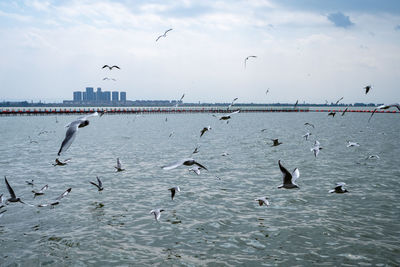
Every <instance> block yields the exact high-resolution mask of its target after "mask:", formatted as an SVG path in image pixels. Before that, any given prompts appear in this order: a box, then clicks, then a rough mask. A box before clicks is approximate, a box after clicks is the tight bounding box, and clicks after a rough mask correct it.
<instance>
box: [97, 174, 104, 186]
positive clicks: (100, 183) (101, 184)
mask: <svg viewBox="0 0 400 267" xmlns="http://www.w3.org/2000/svg"><path fill="white" fill-rule="evenodd" d="M96 178H97V182H98V183H99V188H101V187H103V183H102V182H101V181H100V179H99V177H98V176H96Z"/></svg>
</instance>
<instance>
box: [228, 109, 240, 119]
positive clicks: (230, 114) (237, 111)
mask: <svg viewBox="0 0 400 267" xmlns="http://www.w3.org/2000/svg"><path fill="white" fill-rule="evenodd" d="M239 112H240V109H238V110H236V111H234V112H232V113H229V114H228V115H226V117H228V116H232V115H233V114H236V113H239Z"/></svg>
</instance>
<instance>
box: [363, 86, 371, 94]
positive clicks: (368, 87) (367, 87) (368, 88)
mask: <svg viewBox="0 0 400 267" xmlns="http://www.w3.org/2000/svg"><path fill="white" fill-rule="evenodd" d="M364 89H365V94H368V92H369V90H371V89H372V86H371V85H367V86H365V87H364Z"/></svg>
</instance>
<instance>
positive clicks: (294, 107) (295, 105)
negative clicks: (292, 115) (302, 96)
mask: <svg viewBox="0 0 400 267" xmlns="http://www.w3.org/2000/svg"><path fill="white" fill-rule="evenodd" d="M298 103H299V100H297V101H296V103H295V104H294V106H293V109H296V107H297V104H298Z"/></svg>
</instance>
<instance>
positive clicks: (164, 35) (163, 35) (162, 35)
mask: <svg viewBox="0 0 400 267" xmlns="http://www.w3.org/2000/svg"><path fill="white" fill-rule="evenodd" d="M169 31H172V29H168V30H166V31H165V32H164V34H161V35H160V36H158V37H157V39H156V42H157V41H158V39H160V38H161V37H167V32H169Z"/></svg>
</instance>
